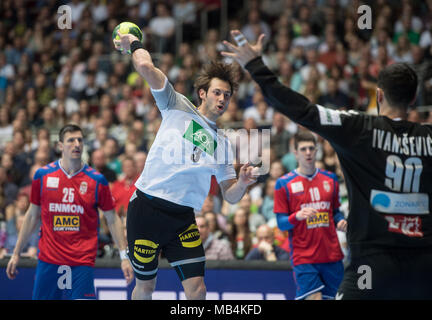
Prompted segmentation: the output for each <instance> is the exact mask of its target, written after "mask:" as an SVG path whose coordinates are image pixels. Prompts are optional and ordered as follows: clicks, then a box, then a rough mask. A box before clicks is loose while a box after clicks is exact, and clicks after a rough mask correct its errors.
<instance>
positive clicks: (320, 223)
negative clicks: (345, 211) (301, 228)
mask: <svg viewBox="0 0 432 320" xmlns="http://www.w3.org/2000/svg"><path fill="white" fill-rule="evenodd" d="M329 221H330V218H329V214H328V212H318V213H317V214H316V215H314V216H313V217H310V218H308V219H307V220H306V224H307V228H308V229H313V228H320V227H328V226H329V225H330V224H329Z"/></svg>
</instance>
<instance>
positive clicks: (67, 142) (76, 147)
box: [59, 131, 84, 159]
mask: <svg viewBox="0 0 432 320" xmlns="http://www.w3.org/2000/svg"><path fill="white" fill-rule="evenodd" d="M59 146H60V150H61V151H62V156H63V157H65V158H68V159H81V155H82V152H83V147H84V139H83V135H82V133H81V132H80V131H76V132H66V133H65V135H64V139H63V142H62V141H60V144H59Z"/></svg>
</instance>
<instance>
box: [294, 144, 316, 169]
mask: <svg viewBox="0 0 432 320" xmlns="http://www.w3.org/2000/svg"><path fill="white" fill-rule="evenodd" d="M316 151H317V150H316V146H315V144H314V143H313V142H312V141H301V142H299V144H298V146H297V150H295V155H296V158H297V161H298V163H299V165H300V166H303V167H311V166H315V160H316Z"/></svg>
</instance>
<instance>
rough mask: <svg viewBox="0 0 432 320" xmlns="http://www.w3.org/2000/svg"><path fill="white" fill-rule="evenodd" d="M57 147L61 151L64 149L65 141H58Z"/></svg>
mask: <svg viewBox="0 0 432 320" xmlns="http://www.w3.org/2000/svg"><path fill="white" fill-rule="evenodd" d="M57 149H58V150H59V151H61V152H62V151H63V142H61V141H57Z"/></svg>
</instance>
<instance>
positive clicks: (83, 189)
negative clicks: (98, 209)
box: [79, 181, 88, 195]
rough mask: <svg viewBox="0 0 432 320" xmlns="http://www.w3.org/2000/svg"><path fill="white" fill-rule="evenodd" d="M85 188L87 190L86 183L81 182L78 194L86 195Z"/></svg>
mask: <svg viewBox="0 0 432 320" xmlns="http://www.w3.org/2000/svg"><path fill="white" fill-rule="evenodd" d="M87 188H88V184H87V182H85V181H83V182H81V185H80V188H79V193H81V194H83V195H84V194H86V193H87Z"/></svg>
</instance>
